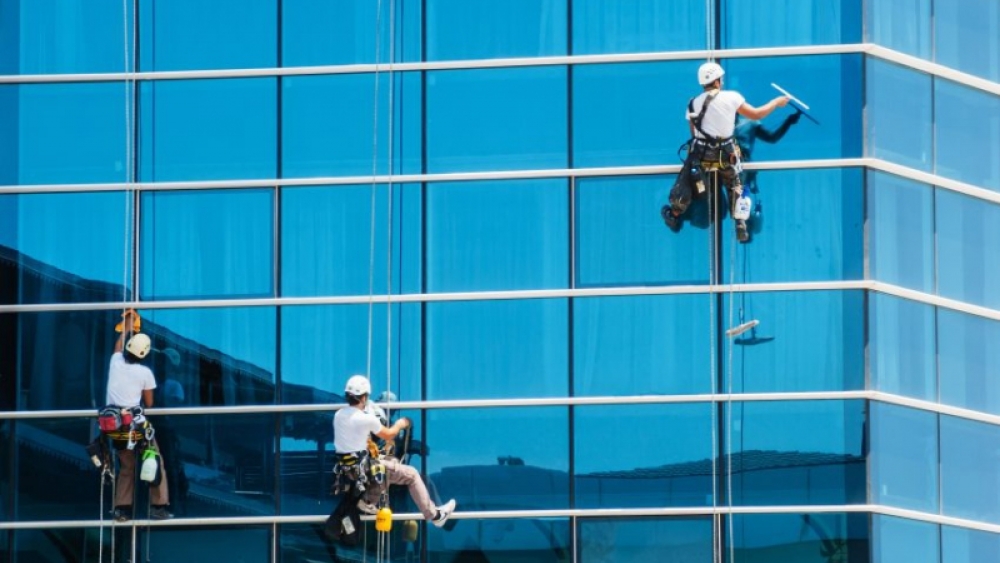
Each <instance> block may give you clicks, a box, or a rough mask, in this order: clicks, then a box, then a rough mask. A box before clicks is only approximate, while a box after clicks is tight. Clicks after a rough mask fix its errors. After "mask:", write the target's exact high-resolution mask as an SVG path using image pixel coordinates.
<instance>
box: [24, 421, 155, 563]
mask: <svg viewBox="0 0 1000 563" xmlns="http://www.w3.org/2000/svg"><path fill="white" fill-rule="evenodd" d="M95 413H96V411H95ZM4 422H5V423H6V424H8V425H11V426H10V436H11V440H12V442H13V444H12V446H13V451H12V452H11V453H13V457H11V458H8V457H7V454H8V452H7V451H5V452H4V462H5V464H7V466H8V467H7V468H8V469H10V470H12V471H13V473H11V474H10V475H11V477H12V478H13V481H12V482H11V483H12V485H13V486H15V487H16V491H17V494H15V495H12V498H13V499H14V502H13V504H11V505H8V507H9V508H11V509H12V510H13V513H12V514H11V515H10V516H11V517H10V518H8V519H5V520H6V521H22V522H24V521H39V520H92V519H95V518H96V517H97V516H98V515H97V505H96V504H95V503H96V502H97V501H98V500H99V497H97V493H98V491H100V487H101V484H100V482H101V480H100V475H99V474H98V472H97V471H95V470H94V466H93V464H91V463H90V460H89V459H87V456H86V454H85V452H84V449H83V448H84V446H86V445H87V444H88V443H90V441H91V440H93V439H94V436H96V435H97V434H98V433H99V431H98V430H97V425H96V424H95V422H96V417H92V418H87V419H84V418H48V419H38V420H18V421H4ZM76 452H79V454H78V455H74V454H76ZM5 471H6V469H5ZM143 488H145V487H143ZM136 489H137V490H138V489H139V487H137V488H136ZM108 492H109V493H110V489H108ZM143 506H145V502H143ZM8 507H5V510H6V509H7V508H8ZM28 560H30V559H23V561H28Z"/></svg>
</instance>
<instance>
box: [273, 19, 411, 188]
mask: <svg viewBox="0 0 1000 563" xmlns="http://www.w3.org/2000/svg"><path fill="white" fill-rule="evenodd" d="M342 4H343V3H342ZM364 4H367V3H364ZM359 5H361V4H359ZM421 86H422V85H421V76H420V74H419V73H414V72H400V73H393V74H392V75H389V74H388V73H384V72H383V73H378V74H372V73H368V74H333V75H325V76H287V77H284V78H282V79H281V174H282V176H283V177H285V178H299V177H315V176H343V175H348V176H349V175H355V176H369V175H371V174H372V173H373V172H374V173H376V174H388V173H389V172H393V173H396V174H399V173H404V174H418V173H420V172H421V162H422V161H421V156H422V153H421V147H422V143H423V137H422V134H421V133H422V131H421V127H422V126H423V125H422V123H421V114H420V112H421V97H422V96H423V91H422V87H421ZM376 90H377V94H378V105H375V96H376ZM390 102H391V106H392V112H391V113H390V111H389V108H390ZM390 126H391V128H390ZM390 142H391V143H392V144H391V145H390ZM390 157H391V159H392V168H391V170H390V168H389V158H390Z"/></svg>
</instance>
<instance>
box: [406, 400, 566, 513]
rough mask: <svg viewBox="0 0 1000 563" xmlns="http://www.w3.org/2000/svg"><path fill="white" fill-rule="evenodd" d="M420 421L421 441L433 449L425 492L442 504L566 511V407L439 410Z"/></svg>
mask: <svg viewBox="0 0 1000 563" xmlns="http://www.w3.org/2000/svg"><path fill="white" fill-rule="evenodd" d="M426 416H427V431H426V432H425V433H424V436H425V438H426V440H427V442H428V443H430V444H433V446H432V452H433V455H431V456H429V457H428V458H427V473H428V474H429V475H430V482H431V483H432V485H429V486H428V488H432V489H433V490H435V491H437V494H438V496H439V498H440V499H441V500H447V499H450V498H454V499H455V500H456V501H457V502H458V506H461V507H463V508H461V509H460V510H469V511H476V510H550V509H560V508H568V507H569V478H568V471H569V466H568V460H569V420H568V409H567V408H566V407H535V408H527V407H521V408H494V409H489V410H488V411H486V412H484V410H483V409H441V410H433V411H428V412H427V415H426ZM484 420H488V421H489V428H490V431H489V432H483V424H484V423H483V421H484ZM469 444H476V447H475V448H470V447H469ZM432 499H433V493H432ZM434 500H437V499H434Z"/></svg>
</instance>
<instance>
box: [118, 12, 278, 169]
mask: <svg viewBox="0 0 1000 563" xmlns="http://www.w3.org/2000/svg"><path fill="white" fill-rule="evenodd" d="M237 11H238V10H237ZM199 52H200V51H199ZM139 90H140V98H141V99H140V104H141V106H140V107H141V109H142V116H141V125H142V126H141V127H140V133H141V136H142V142H141V143H140V148H141V151H140V156H141V157H142V163H141V166H140V176H141V178H142V180H144V181H157V182H165V181H184V180H228V179H233V178H240V179H242V178H253V179H256V178H274V177H275V176H276V174H277V152H278V151H277V144H278V143H277V139H278V132H277V131H278V127H277V121H278V120H277V111H278V104H277V90H278V89H277V79H276V78H229V79H209V80H160V81H154V82H144V83H142V84H141V85H140V88H139ZM123 152H124V151H123Z"/></svg>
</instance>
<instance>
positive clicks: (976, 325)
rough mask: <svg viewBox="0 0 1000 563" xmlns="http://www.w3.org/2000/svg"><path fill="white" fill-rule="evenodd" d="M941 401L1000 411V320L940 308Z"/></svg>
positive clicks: (964, 406)
mask: <svg viewBox="0 0 1000 563" xmlns="http://www.w3.org/2000/svg"><path fill="white" fill-rule="evenodd" d="M938 327H939V328H938V366H939V369H940V370H941V402H942V403H944V404H947V405H952V406H956V407H962V408H966V409H972V410H977V411H981V412H988V413H992V414H1000V347H998V346H997V343H998V342H1000V322H997V321H994V320H990V319H986V318H983V317H977V316H974V315H968V314H965V313H960V312H958V311H951V310H948V309H943V308H942V309H939V311H938Z"/></svg>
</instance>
